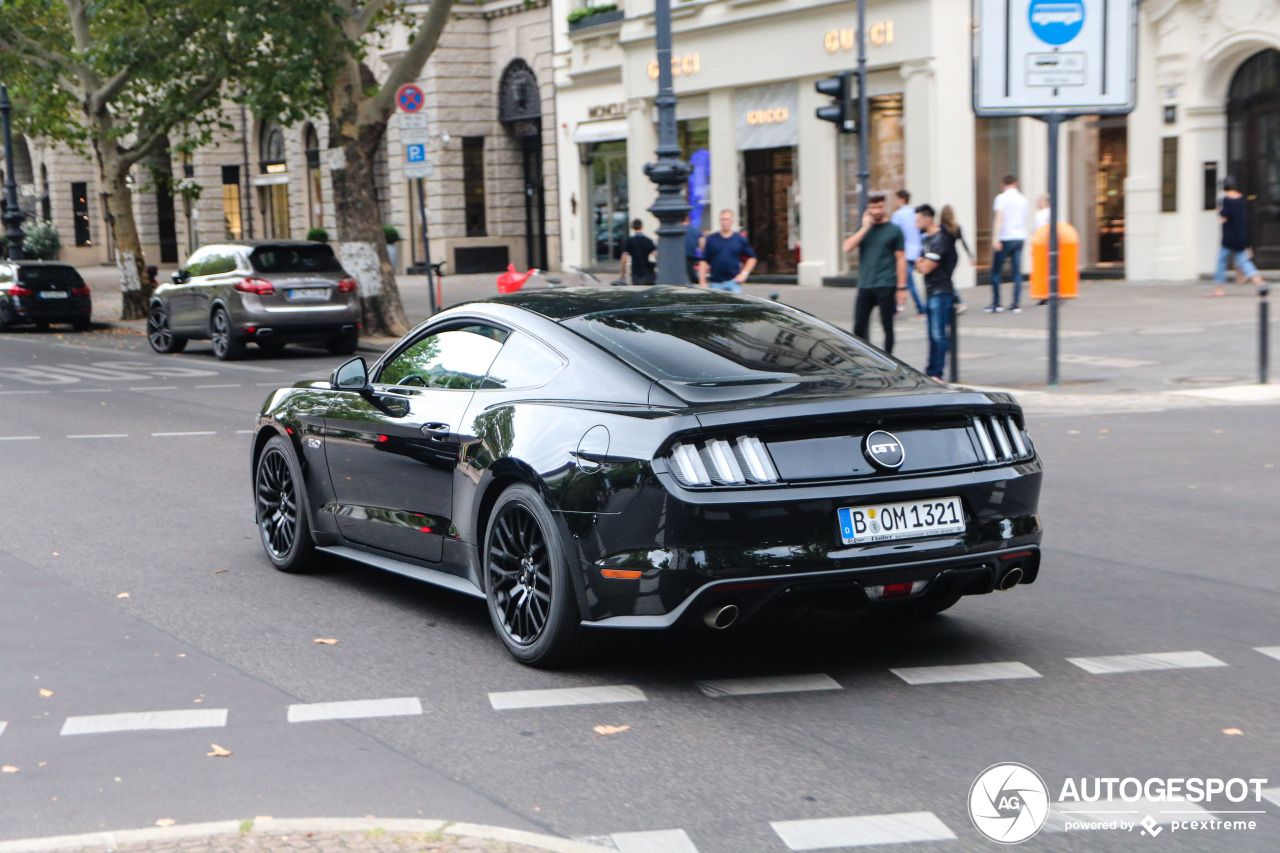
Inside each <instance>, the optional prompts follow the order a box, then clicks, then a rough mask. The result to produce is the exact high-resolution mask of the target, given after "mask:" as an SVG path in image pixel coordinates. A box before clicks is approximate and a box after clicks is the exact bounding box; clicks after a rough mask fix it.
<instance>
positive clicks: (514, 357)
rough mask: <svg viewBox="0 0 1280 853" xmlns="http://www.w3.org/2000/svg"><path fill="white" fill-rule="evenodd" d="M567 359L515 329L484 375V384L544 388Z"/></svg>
mask: <svg viewBox="0 0 1280 853" xmlns="http://www.w3.org/2000/svg"><path fill="white" fill-rule="evenodd" d="M565 364H566V362H565V360H564V359H562V358H561V357H560V356H558V355H556V354H555V353H554V352H552V351H551V350H549V349H547V348H546V347H545V346H543V345H542V344H540V343H539V342H537V341H535V340H534V339H533V338H531V337H529V336H528V335H522V334H519V333H516V334H514V335H512V336H511V337H510V338H508V339H507V343H506V346H504V347H503V348H502V352H500V353H498V357H497V358H496V359H494V361H493V366H492V367H490V368H489V375H488V376H486V377H485V380H484V384H483V385H481V386H480V387H481V388H541V387H542V386H543V385H546V384H547V383H548V382H550V381H551V380H552V379H554V378H555V377H556V374H558V373H559V372H560V371H561V370H564V366H565Z"/></svg>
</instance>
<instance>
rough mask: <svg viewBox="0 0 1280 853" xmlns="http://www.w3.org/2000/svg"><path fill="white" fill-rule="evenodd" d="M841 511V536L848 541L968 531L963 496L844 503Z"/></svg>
mask: <svg viewBox="0 0 1280 853" xmlns="http://www.w3.org/2000/svg"><path fill="white" fill-rule="evenodd" d="M838 515H839V516H840V539H841V540H842V541H843V542H844V544H846V545H863V544H866V543H868V542H888V541H891V540H894V539H914V538H915V537H917V536H936V535H938V534H940V533H963V532H964V509H963V507H961V506H960V499H959V498H934V499H933V500H927V501H908V502H906V503H896V504H879V505H876V506H852V507H842V508H841V509H840V510H839V511H838Z"/></svg>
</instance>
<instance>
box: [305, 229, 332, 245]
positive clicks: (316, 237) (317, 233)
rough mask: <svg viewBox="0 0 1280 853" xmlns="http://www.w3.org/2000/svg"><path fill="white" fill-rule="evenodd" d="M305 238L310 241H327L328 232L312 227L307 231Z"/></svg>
mask: <svg viewBox="0 0 1280 853" xmlns="http://www.w3.org/2000/svg"><path fill="white" fill-rule="evenodd" d="M307 239H308V240H310V241H311V242H312V243H328V242H329V232H328V231H326V230H324V229H323V228H312V229H311V230H309V231H308V232H307Z"/></svg>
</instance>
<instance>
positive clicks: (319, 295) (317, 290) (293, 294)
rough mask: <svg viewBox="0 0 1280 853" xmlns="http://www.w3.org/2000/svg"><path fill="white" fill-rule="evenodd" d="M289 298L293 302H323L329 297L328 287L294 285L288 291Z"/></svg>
mask: <svg viewBox="0 0 1280 853" xmlns="http://www.w3.org/2000/svg"><path fill="white" fill-rule="evenodd" d="M289 298H290V299H292V300H294V301H295V302H323V301H324V300H326V299H328V298H329V288H327V287H295V288H293V289H291V290H290V291H289Z"/></svg>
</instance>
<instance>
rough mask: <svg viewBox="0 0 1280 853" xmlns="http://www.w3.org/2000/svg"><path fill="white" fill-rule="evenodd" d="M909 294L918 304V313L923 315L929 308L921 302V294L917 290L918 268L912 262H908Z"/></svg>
mask: <svg viewBox="0 0 1280 853" xmlns="http://www.w3.org/2000/svg"><path fill="white" fill-rule="evenodd" d="M907 292H908V293H910V294H911V301H912V302H914V303H915V304H916V311H918V312H919V313H921V314H923V313H924V312H925V310H926V308H927V307H928V306H926V305H925V304H924V302H922V301H921V300H920V292H919V291H918V290H916V268H915V266H914V264H913V263H912V262H911V261H908V262H907Z"/></svg>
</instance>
